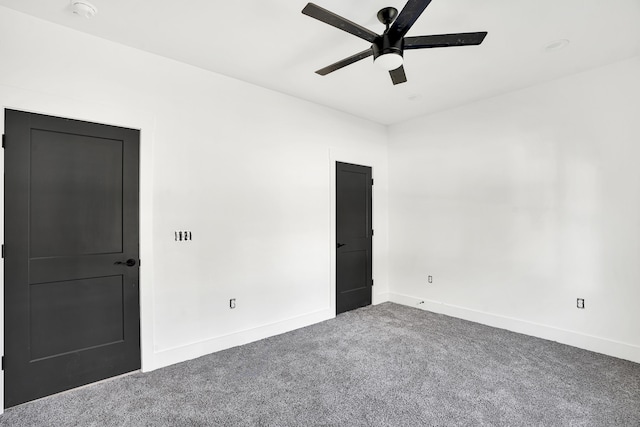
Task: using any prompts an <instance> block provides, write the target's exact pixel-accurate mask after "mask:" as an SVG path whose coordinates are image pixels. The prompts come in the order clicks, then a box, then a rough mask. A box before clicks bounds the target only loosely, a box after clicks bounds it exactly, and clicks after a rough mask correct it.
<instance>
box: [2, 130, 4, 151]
mask: <svg viewBox="0 0 640 427" xmlns="http://www.w3.org/2000/svg"><path fill="white" fill-rule="evenodd" d="M4 140H5V135H4V133H3V134H2V148H4Z"/></svg>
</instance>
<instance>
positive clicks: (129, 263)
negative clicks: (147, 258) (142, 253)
mask: <svg viewBox="0 0 640 427" xmlns="http://www.w3.org/2000/svg"><path fill="white" fill-rule="evenodd" d="M113 264H114V265H126V266H127V267H133V266H134V265H136V260H135V259H133V258H129V259H128V260H126V261H116V262H114V263H113Z"/></svg>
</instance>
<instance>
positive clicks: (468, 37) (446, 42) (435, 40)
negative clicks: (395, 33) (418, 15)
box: [404, 31, 487, 49]
mask: <svg viewBox="0 0 640 427" xmlns="http://www.w3.org/2000/svg"><path fill="white" fill-rule="evenodd" d="M486 35H487V32H486V31H483V32H480V33H460V34H438V35H435V36H417V37H405V38H404V48H405V49H428V48H432V47H451V46H476V45H479V44H480V43H482V41H483V40H484V38H485V37H486Z"/></svg>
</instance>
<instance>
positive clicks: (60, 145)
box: [4, 110, 140, 407]
mask: <svg viewBox="0 0 640 427" xmlns="http://www.w3.org/2000/svg"><path fill="white" fill-rule="evenodd" d="M5 133H6V149H5V278H4V283H5V406H6V407H10V406H13V405H17V404H19V403H23V402H26V401H29V400H33V399H37V398H39V397H43V396H46V395H49V394H53V393H57V392H59V391H63V390H67V389H69V388H73V387H77V386H80V385H83V384H87V383H90V382H94V381H98V380H101V379H104V378H108V377H111V376H115V375H119V374H122V373H125V372H130V371H133V370H136V369H139V368H140V318H139V290H138V278H139V268H138V264H139V263H138V262H137V261H138V244H139V243H138V242H139V238H138V229H139V222H138V221H139V220H138V212H139V207H138V198H139V194H138V191H139V190H138V187H139V186H138V168H139V131H136V130H131V129H124V128H118V127H114V126H105V125H99V124H95V123H87V122H81V121H76V120H67V119H61V118H56V117H50V116H43V115H38V114H31V113H24V112H19V111H14V110H5ZM127 259H133V260H135V261H136V262H135V265H133V266H131V267H129V266H127V265H126V264H123V262H124V261H126V260H127Z"/></svg>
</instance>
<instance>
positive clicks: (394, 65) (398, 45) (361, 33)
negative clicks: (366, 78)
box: [302, 0, 487, 85]
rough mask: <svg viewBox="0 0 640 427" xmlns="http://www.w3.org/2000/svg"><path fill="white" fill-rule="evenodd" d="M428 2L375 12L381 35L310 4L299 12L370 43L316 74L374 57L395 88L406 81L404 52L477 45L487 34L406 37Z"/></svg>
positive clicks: (413, 0) (420, 0)
mask: <svg viewBox="0 0 640 427" xmlns="http://www.w3.org/2000/svg"><path fill="white" fill-rule="evenodd" d="M429 3H431V0H409V1H408V2H407V4H406V5H405V6H404V8H403V9H402V12H400V14H399V15H398V9H396V8H394V7H385V8H384V9H381V10H380V11H379V12H378V20H379V21H380V22H381V23H382V24H384V25H385V26H386V27H387V28H386V30H385V31H384V32H383V33H382V34H381V35H379V34H376V33H374V32H373V31H371V30H369V29H368V28H365V27H363V26H361V25H358V24H356V23H355V22H351V21H349V20H348V19H346V18H343V17H342V16H339V15H336V14H335V13H333V12H330V11H328V10H326V9H323V8H321V7H320V6H318V5H316V4H313V3H309V4H307V5H306V6H305V7H304V9H302V13H304V14H305V15H307V16H310V17H312V18H315V19H317V20H319V21H322V22H324V23H326V24H329V25H331V26H333V27H336V28H338V29H339V30H342V31H346V32H347V33H350V34H353V35H354V36H356V37H360V38H361V39H364V40H366V41H368V42H369V43H371V47H370V48H368V49H366V50H363V51H362V52H359V53H356V54H355V55H352V56H350V57H348V58H345V59H343V60H341V61H338V62H336V63H335V64H331V65H329V66H327V67H324V68H321V69H320V70H318V71H316V73H317V74H320V75H321V76H325V75H327V74H329V73H332V72H334V71H336V70H339V69H340V68H343V67H346V66H347V65H351V64H353V63H354V62H357V61H360V60H361V59H364V58H368V57H369V56H371V55H373V62H374V63H375V64H377V65H379V66H381V67H382V68H384V69H385V70H387V71H389V74H390V75H391V80H392V81H393V84H394V85H397V84H399V83H404V82H406V81H407V76H406V74H405V72H404V66H403V65H402V64H403V53H404V51H405V50H406V49H427V48H433V47H451V46H473V45H479V44H480V43H482V41H483V40H484V38H485V36H486V35H487V32H486V31H483V32H478V33H459V34H439V35H433V36H415V37H405V35H406V34H407V32H408V31H409V29H410V28H411V26H413V24H414V23H415V22H416V20H417V19H418V18H419V17H420V15H421V14H422V12H424V10H425V9H426V8H427V6H429Z"/></svg>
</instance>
